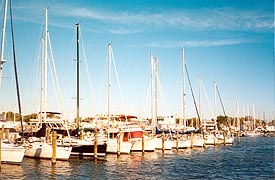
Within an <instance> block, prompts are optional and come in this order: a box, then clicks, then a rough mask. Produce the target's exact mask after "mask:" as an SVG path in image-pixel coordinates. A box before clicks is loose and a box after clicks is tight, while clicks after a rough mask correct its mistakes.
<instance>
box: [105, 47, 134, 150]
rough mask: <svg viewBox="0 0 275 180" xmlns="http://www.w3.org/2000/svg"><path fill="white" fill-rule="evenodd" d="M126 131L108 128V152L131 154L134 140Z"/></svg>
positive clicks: (109, 90) (109, 68)
mask: <svg viewBox="0 0 275 180" xmlns="http://www.w3.org/2000/svg"><path fill="white" fill-rule="evenodd" d="M112 53H113V51H112V44H111V43H109V44H108V82H107V83H108V84H107V85H108V97H107V99H108V102H107V103H108V105H107V106H108V107H107V108H108V110H107V111H108V114H107V120H108V122H110V121H111V119H110V99H111V98H110V94H111V93H110V92H111V89H110V87H111V72H110V71H111V57H112V55H113V54H112ZM124 136H126V132H125V131H123V130H122V128H121V127H109V128H108V129H107V150H106V152H107V153H110V154H114V153H123V154H130V152H131V149H132V146H133V144H132V142H130V141H129V139H125V138H124Z"/></svg>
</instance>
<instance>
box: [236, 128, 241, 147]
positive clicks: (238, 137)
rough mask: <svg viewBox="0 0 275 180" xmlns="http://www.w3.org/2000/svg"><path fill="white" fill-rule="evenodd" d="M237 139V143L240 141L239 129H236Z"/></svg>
mask: <svg viewBox="0 0 275 180" xmlns="http://www.w3.org/2000/svg"><path fill="white" fill-rule="evenodd" d="M237 141H238V144H240V143H241V139H240V134H239V131H237Z"/></svg>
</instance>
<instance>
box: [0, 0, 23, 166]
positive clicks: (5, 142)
mask: <svg viewBox="0 0 275 180" xmlns="http://www.w3.org/2000/svg"><path fill="white" fill-rule="evenodd" d="M7 7H8V0H6V1H5V9H4V21H3V28H2V43H1V59H0V86H1V80H2V65H3V64H4V63H5V62H6V61H5V60H4V47H5V30H6V18H7V17H6V16H7ZM0 143H1V155H0V160H1V163H9V164H20V163H21V162H22V160H23V158H24V153H25V148H24V147H23V146H22V145H19V144H14V143H11V142H10V141H9V139H5V138H4V137H1V142H0Z"/></svg>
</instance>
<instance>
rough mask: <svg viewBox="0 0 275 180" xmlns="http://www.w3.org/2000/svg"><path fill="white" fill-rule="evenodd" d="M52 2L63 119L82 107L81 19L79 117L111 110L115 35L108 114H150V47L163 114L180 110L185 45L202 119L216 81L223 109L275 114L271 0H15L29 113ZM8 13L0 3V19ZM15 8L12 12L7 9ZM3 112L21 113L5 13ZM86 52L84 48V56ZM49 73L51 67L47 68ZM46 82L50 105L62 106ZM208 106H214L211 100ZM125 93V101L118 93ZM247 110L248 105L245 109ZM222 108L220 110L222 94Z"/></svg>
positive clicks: (34, 105) (190, 108)
mask: <svg viewBox="0 0 275 180" xmlns="http://www.w3.org/2000/svg"><path fill="white" fill-rule="evenodd" d="M46 7H49V9H48V19H49V20H48V21H49V25H48V26H49V33H50V40H51V46H52V49H53V57H54V60H55V64H56V69H57V73H58V79H59V85H60V89H61V96H62V101H63V104H64V108H65V114H66V116H67V117H69V118H72V117H74V116H75V112H76V100H75V99H74V97H75V96H76V95H75V92H76V91H75V88H76V87H75V86H76V82H75V81H76V80H75V79H76V77H75V74H76V72H75V68H76V63H75V61H74V59H75V58H76V45H75V38H76V28H75V24H76V23H77V22H80V26H81V52H80V58H81V63H80V66H81V82H80V85H81V87H80V89H81V90H80V94H81V95H80V96H81V100H80V115H81V116H83V117H87V116H92V115H95V114H103V113H106V112H107V44H108V43H110V42H112V50H113V54H114V59H115V64H116V69H117V73H118V77H119V85H120V87H121V92H122V93H121V94H122V96H123V98H121V94H120V92H119V91H120V90H119V85H118V82H117V80H116V77H115V69H114V67H112V70H111V71H112V72H111V73H112V77H111V79H112V83H111V113H114V114H115V113H126V114H134V115H142V114H147V115H148V116H149V113H150V99H149V97H148V94H150V93H148V91H149V80H150V53H152V54H153V56H155V57H157V58H158V60H159V65H158V70H159V79H160V82H161V90H160V91H159V92H163V98H161V95H159V112H158V114H159V115H179V116H181V115H182V92H181V91H182V84H181V82H182V80H181V73H182V69H181V48H184V49H185V62H186V64H187V66H188V71H189V76H190V78H191V83H192V86H193V89H194V93H195V96H196V101H198V77H200V78H201V79H202V81H203V84H204V88H205V92H206V93H204V92H202V93H201V104H202V105H201V106H202V112H203V117H205V118H210V117H211V113H210V112H211V109H213V99H214V98H213V96H214V89H213V87H214V85H213V82H214V81H215V82H217V86H218V88H219V91H220V94H221V96H222V101H223V104H224V106H225V111H226V114H227V115H231V116H233V115H236V101H238V102H239V109H240V115H246V114H248V113H250V114H251V113H252V106H253V104H254V106H255V114H256V115H257V116H258V117H261V118H263V114H265V116H266V117H265V118H266V119H268V118H271V117H274V103H275V99H274V92H275V91H274V2H273V1H272V0H265V1H258V0H235V1H234V0H228V1H216V0H215V1H214V0H212V1H211V0H210V1H209V0H196V1H185V0H179V1H176V0H173V1H165V0H159V1H157V0H155V1H148V0H132V1H120V0H119V1H118V0H114V1H103V0H101V1H100V0H97V1H85V0H79V1H73V0H66V1H65V0H61V1H54V0H43V1H31V0H17V1H13V16H14V28H15V39H16V42H15V43H16V44H15V46H16V53H17V61H18V71H19V81H20V89H21V96H22V98H21V99H22V100H21V101H22V110H23V113H24V114H28V113H36V112H38V110H39V98H40V97H39V88H38V85H39V80H40V75H39V73H38V72H39V70H38V64H39V63H38V61H39V58H38V57H39V47H40V45H39V43H40V38H41V36H42V33H43V32H44V29H43V28H44V24H45V10H44V8H46ZM2 14H3V2H2V8H1V19H2ZM8 15H9V12H8ZM6 37H7V38H6V50H5V55H4V57H5V59H7V63H6V64H5V65H4V67H3V77H11V78H3V80H2V85H1V89H0V90H1V94H3V96H2V97H1V99H0V103H1V107H0V108H1V109H0V111H1V112H2V111H4V110H5V108H6V110H12V111H16V110H17V105H16V92H15V85H14V82H15V81H14V75H13V69H12V67H13V64H12V56H11V52H12V51H11V41H10V39H11V38H10V37H11V36H10V21H9V18H8V20H7V34H6ZM84 53H85V54H84ZM49 75H50V73H49ZM48 79H49V87H48V110H49V111H60V107H59V106H57V104H58V103H57V102H56V99H57V98H56V97H55V93H54V91H52V90H51V89H54V88H52V86H51V85H50V84H51V83H50V81H51V78H50V77H49V78H48ZM185 86H186V91H187V96H186V104H187V108H186V109H187V117H195V116H196V114H195V107H194V104H193V100H192V96H191V92H190V87H189V85H188V83H187V81H186V82H185ZM207 98H208V99H209V103H210V105H211V106H212V107H211V109H210V108H208V103H207V101H206V99H207ZM122 99H123V100H122ZM247 109H248V110H247ZM217 114H222V109H221V105H220V103H219V101H218V99H217Z"/></svg>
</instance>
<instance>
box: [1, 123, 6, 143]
mask: <svg viewBox="0 0 275 180" xmlns="http://www.w3.org/2000/svg"><path fill="white" fill-rule="evenodd" d="M4 133H5V126H4V125H2V129H1V140H2V139H4V137H5V136H4Z"/></svg>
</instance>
